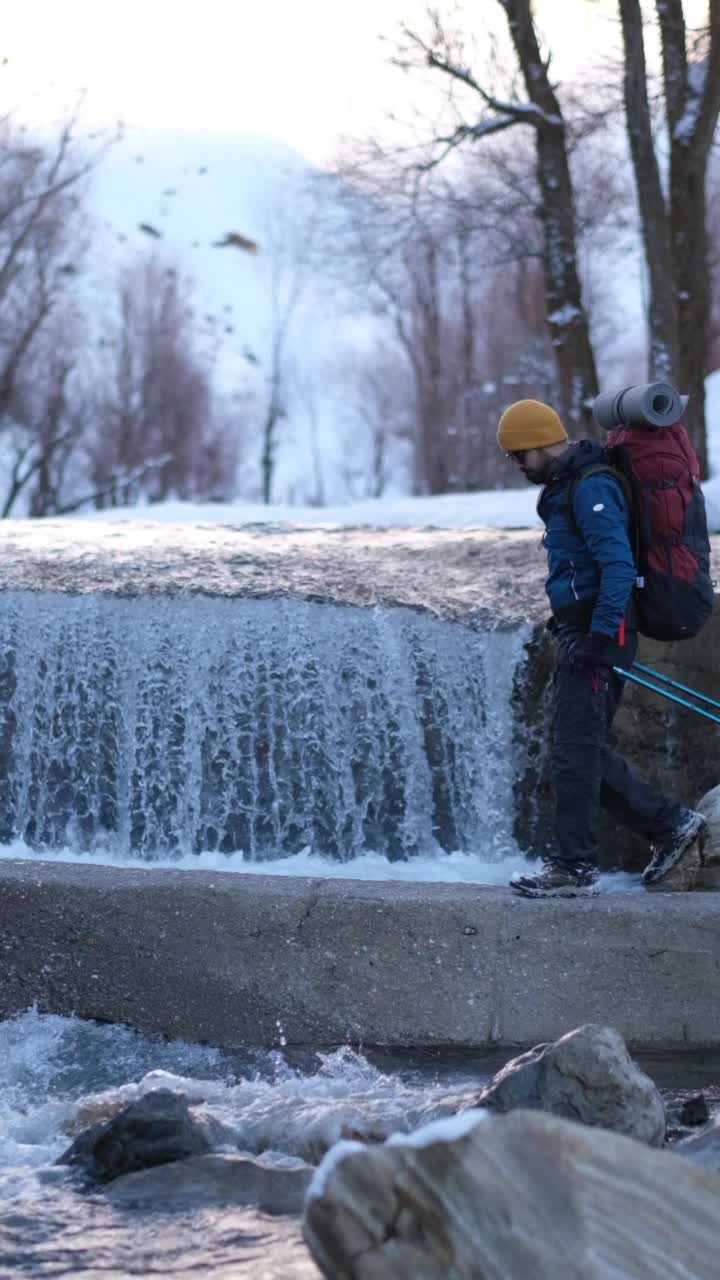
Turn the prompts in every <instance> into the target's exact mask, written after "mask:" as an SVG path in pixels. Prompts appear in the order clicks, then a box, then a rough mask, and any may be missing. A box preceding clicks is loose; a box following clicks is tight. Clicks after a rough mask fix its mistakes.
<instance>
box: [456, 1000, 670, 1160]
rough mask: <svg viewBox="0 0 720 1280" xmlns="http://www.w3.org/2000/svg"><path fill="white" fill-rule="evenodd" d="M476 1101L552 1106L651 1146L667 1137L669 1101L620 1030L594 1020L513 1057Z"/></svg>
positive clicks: (502, 1107) (495, 1106)
mask: <svg viewBox="0 0 720 1280" xmlns="http://www.w3.org/2000/svg"><path fill="white" fill-rule="evenodd" d="M475 1105H476V1106H478V1107H486V1108H489V1109H491V1110H493V1111H503V1112H504V1111H513V1110H515V1109H516V1108H518V1107H524V1108H530V1109H532V1110H538V1111H550V1112H552V1113H553V1115H556V1116H564V1117H565V1119H567V1120H579V1121H580V1122H581V1123H582V1124H587V1125H592V1126H593V1127H599V1128H602V1129H612V1130H613V1131H614V1132H615V1133H624V1134H626V1135H627V1136H628V1137H630V1138H637V1139H638V1141H640V1142H646V1143H647V1144H648V1145H649V1146H660V1145H661V1143H662V1142H663V1139H664V1137H665V1106H664V1103H663V1100H662V1098H661V1096H660V1094H659V1092H658V1090H657V1089H656V1087H655V1085H654V1084H653V1082H652V1080H651V1079H650V1077H649V1076H646V1075H645V1072H644V1071H641V1070H640V1068H639V1067H638V1066H637V1065H636V1063H634V1062H633V1060H632V1058H631V1057H630V1054H629V1053H628V1051H627V1048H626V1046H625V1041H624V1040H623V1038H622V1036H620V1035H619V1034H618V1032H617V1031H614V1030H613V1029H612V1027H603V1026H597V1025H595V1024H594V1023H588V1024H587V1025H586V1026H583V1027H578V1028H577V1030H575V1031H570V1032H568V1034H567V1035H565V1036H562V1037H561V1039H560V1040H556V1041H555V1042H554V1043H553V1044H541V1045H538V1046H537V1047H536V1048H535V1049H531V1050H530V1051H529V1052H528V1053H523V1054H521V1055H520V1057H518V1058H513V1059H512V1060H511V1061H510V1062H508V1063H507V1065H506V1066H505V1067H503V1069H502V1071H500V1072H499V1073H498V1075H496V1076H495V1078H494V1080H493V1081H492V1084H490V1085H489V1086H488V1088H487V1089H485V1090H483V1092H482V1093H481V1094H480V1095H479V1097H477V1098H476V1099H475Z"/></svg>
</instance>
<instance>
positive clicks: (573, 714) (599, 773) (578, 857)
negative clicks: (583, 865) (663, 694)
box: [552, 631, 682, 863]
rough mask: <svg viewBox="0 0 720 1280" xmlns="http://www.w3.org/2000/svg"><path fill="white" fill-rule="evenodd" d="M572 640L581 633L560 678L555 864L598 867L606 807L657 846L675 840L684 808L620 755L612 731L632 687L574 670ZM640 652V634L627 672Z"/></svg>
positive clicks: (563, 655) (631, 640)
mask: <svg viewBox="0 0 720 1280" xmlns="http://www.w3.org/2000/svg"><path fill="white" fill-rule="evenodd" d="M575 634H576V635H577V634H580V633H575ZM582 634H584V633H582ZM572 639H573V633H566V634H565V635H563V637H562V639H561V640H560V646H559V652H558V660H557V666H556V668H555V674H554V706H553V756H552V762H553V780H554V785H555V838H556V845H557V848H556V852H555V855H554V856H556V857H557V858H558V859H559V860H561V861H563V862H568V863H576V862H597V833H598V823H599V818H600V807H601V806H602V807H603V808H605V809H608V810H609V811H610V813H611V814H612V815H613V817H615V818H616V819H617V820H618V821H619V822H621V823H622V824H623V825H624V826H626V827H629V828H630V830H631V831H636V832H638V833H639V834H640V835H642V836H645V837H646V839H648V840H650V841H653V840H659V839H662V838H664V837H665V836H667V835H668V834H669V832H670V831H671V830H672V828H673V827H674V826H675V824H676V823H677V821H678V819H679V817H680V815H681V813H682V806H681V805H679V804H677V803H676V802H675V801H673V800H670V799H668V797H667V796H665V795H663V794H662V792H660V791H658V790H656V788H655V787H653V786H650V785H649V783H647V782H643V781H642V779H641V778H639V777H638V776H637V774H636V773H634V772H633V770H632V769H631V768H630V766H629V765H628V764H627V763H626V761H625V760H624V759H623V757H622V756H621V755H619V754H618V753H617V751H614V750H613V748H612V746H611V745H610V743H609V740H608V739H609V733H610V726H611V725H612V722H613V719H614V717H615V712H616V711H617V709H618V706H619V703H620V699H621V698H622V695H623V690H624V687H625V683H626V682H625V680H624V679H623V678H622V676H618V675H616V674H615V673H614V672H613V671H611V670H608V669H603V668H597V669H596V670H594V671H592V670H588V669H587V668H585V669H583V668H581V667H573V665H572V663H571V662H570V660H569V658H568V645H569V643H570V642H571V641H572ZM636 652H637V633H635V632H632V631H630V632H628V633H627V637H626V644H625V648H624V653H623V658H622V665H623V666H627V667H628V668H629V667H630V666H631V665H632V663H633V662H634V660H635V654H636Z"/></svg>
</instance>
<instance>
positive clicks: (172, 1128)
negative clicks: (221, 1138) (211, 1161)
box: [58, 1089, 211, 1182]
mask: <svg viewBox="0 0 720 1280" xmlns="http://www.w3.org/2000/svg"><path fill="white" fill-rule="evenodd" d="M210 1149H211V1144H210V1140H209V1138H208V1136H207V1134H206V1132H205V1130H204V1129H203V1127H202V1126H201V1125H200V1124H198V1122H197V1121H196V1120H194V1119H193V1117H192V1115H191V1114H190V1110H189V1107H188V1102H187V1098H185V1097H184V1096H183V1095H182V1094H178V1093H173V1092H172V1091H171V1090H170V1089H157V1090H155V1091H154V1092H152V1093H146V1094H145V1095H144V1096H143V1097H142V1098H137V1099H136V1100H135V1101H134V1102H131V1103H130V1104H129V1106H126V1107H125V1108H124V1109H123V1110H122V1111H120V1112H118V1114H117V1115H114V1116H113V1117H112V1119H110V1120H104V1121H102V1122H100V1123H99V1124H94V1125H92V1126H91V1127H90V1128H89V1129H87V1130H86V1131H85V1132H84V1133H81V1134H80V1135H79V1136H78V1137H77V1138H76V1139H75V1141H74V1142H73V1144H72V1146H70V1147H68V1149H67V1151H65V1152H63V1154H62V1155H61V1156H60V1158H59V1160H58V1164H69V1165H72V1166H73V1167H74V1168H76V1169H78V1170H80V1171H81V1172H82V1173H84V1174H85V1175H86V1176H87V1177H88V1178H90V1179H91V1180H92V1181H95V1182H110V1181H111V1180H112V1179H113V1178H118V1177H120V1175H121V1174H126V1173H134V1172H136V1171H137V1170H139V1169H149V1168H153V1167H154V1166H155V1165H160V1164H170V1163H172V1162H173V1161H175V1160H185V1159H187V1157H188V1156H198V1155H205V1154H207V1153H208V1152H209V1151H210Z"/></svg>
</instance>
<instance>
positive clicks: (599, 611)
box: [573, 472, 637, 636]
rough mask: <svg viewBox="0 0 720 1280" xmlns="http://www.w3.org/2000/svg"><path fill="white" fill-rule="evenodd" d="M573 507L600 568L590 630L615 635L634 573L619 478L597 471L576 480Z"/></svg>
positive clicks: (632, 584)
mask: <svg viewBox="0 0 720 1280" xmlns="http://www.w3.org/2000/svg"><path fill="white" fill-rule="evenodd" d="M573 509H574V513H575V519H576V521H577V526H578V529H579V531H580V534H581V535H582V538H583V541H584V542H585V544H586V546H587V548H588V550H589V552H590V554H591V556H592V558H593V560H594V561H595V563H596V565H597V566H598V569H599V570H600V590H599V592H598V597H597V600H596V602H595V608H594V610H593V616H592V622H591V626H590V629H591V631H602V632H603V633H604V634H605V635H608V636H616V635H617V632H618V628H619V626H620V622H621V621H622V619H623V617H624V616H625V610H626V608H627V603H628V600H629V598H630V594H631V592H632V589H633V586H634V585H635V577H636V572H637V571H636V569H635V561H634V559H633V552H632V547H631V545H630V538H629V536H628V526H629V523H630V515H629V511H628V504H627V501H626V498H625V494H624V493H623V491H622V488H621V486H620V483H619V481H618V480H615V479H614V478H613V477H612V476H611V475H607V474H605V473H603V472H598V473H596V474H595V475H590V476H588V477H587V478H586V479H584V480H580V481H579V482H578V483H577V485H576V486H575V492H574V494H573Z"/></svg>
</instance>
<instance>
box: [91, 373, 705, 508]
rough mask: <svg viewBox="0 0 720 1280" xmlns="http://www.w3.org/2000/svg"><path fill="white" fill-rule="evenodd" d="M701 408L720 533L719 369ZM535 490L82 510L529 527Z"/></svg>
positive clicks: (536, 498)
mask: <svg viewBox="0 0 720 1280" xmlns="http://www.w3.org/2000/svg"><path fill="white" fill-rule="evenodd" d="M706 412H707V422H708V443H709V459H710V473H711V477H712V478H711V479H710V480H708V481H707V482H706V483H705V484H704V485H703V492H704V494H705V502H706V506H707V514H708V525H709V528H710V532H711V533H720V369H719V370H717V371H716V372H715V373H712V374H710V376H709V378H708V379H707V402H706ZM538 494H539V490H538V489H537V487H535V486H533V485H526V486H524V487H523V488H522V489H488V490H485V491H482V492H478V493H444V494H441V495H439V496H438V497H433V498H411V497H406V496H398V495H393V496H390V497H384V498H366V499H364V500H363V501H362V502H348V503H343V504H338V505H335V506H326V507H303V506H290V505H288V504H287V503H271V504H270V505H268V506H265V505H263V504H262V503H258V502H246V501H244V500H243V499H241V498H238V499H236V500H235V501H234V502H214V503H195V502H177V501H169V502H163V503H155V504H152V505H150V504H147V503H145V504H141V505H138V506H135V507H119V508H117V509H116V510H111V511H89V512H84V513H83V515H84V516H85V517H86V518H87V519H90V520H92V519H95V520H143V521H151V522H153V523H154V522H155V521H160V522H162V523H164V524H165V523H171V524H186V523H187V524H230V525H244V524H292V525H295V526H307V525H312V526H316V525H341V526H350V527H352V526H354V525H355V526H357V525H367V526H370V527H373V526H374V527H376V528H377V527H382V528H387V527H388V526H391V525H397V526H407V527H415V528H418V527H419V528H427V527H434V528H437V529H453V528H466V527H470V528H472V527H477V526H478V525H486V526H490V527H492V528H495V529H532V528H534V527H536V526H539V525H540V520H539V519H538V515H537V512H536V509H535V508H536V504H537V500H538Z"/></svg>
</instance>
